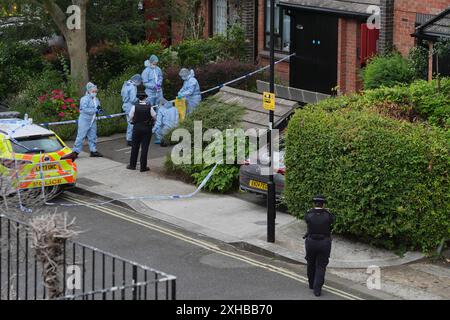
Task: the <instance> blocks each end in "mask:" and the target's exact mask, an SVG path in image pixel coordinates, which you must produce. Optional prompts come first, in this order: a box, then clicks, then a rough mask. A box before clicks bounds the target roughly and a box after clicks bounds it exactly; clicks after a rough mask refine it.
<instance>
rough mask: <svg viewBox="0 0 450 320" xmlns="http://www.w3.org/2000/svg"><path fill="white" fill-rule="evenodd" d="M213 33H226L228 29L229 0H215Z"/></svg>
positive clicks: (213, 3) (213, 2)
mask: <svg viewBox="0 0 450 320" xmlns="http://www.w3.org/2000/svg"><path fill="white" fill-rule="evenodd" d="M212 5H213V6H212V9H213V12H212V14H213V19H212V20H213V34H214V35H216V34H226V33H227V29H228V0H213V1H212Z"/></svg>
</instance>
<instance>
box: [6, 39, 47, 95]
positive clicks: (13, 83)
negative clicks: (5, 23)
mask: <svg viewBox="0 0 450 320" xmlns="http://www.w3.org/2000/svg"><path fill="white" fill-rule="evenodd" d="M43 68H44V64H43V61H42V59H41V55H40V52H39V51H38V50H37V49H35V48H33V47H32V46H29V45H25V44H21V43H5V42H0V70H1V72H0V101H2V100H5V99H6V98H7V96H8V95H11V94H15V93H17V92H19V91H20V90H21V89H22V88H25V84H26V83H27V81H28V79H32V78H34V77H35V74H36V73H40V72H41V71H42V70H43Z"/></svg>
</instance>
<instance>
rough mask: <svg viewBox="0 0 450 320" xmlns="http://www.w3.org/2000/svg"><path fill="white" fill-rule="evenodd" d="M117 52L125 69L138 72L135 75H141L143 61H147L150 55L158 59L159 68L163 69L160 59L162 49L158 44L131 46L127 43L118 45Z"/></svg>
mask: <svg viewBox="0 0 450 320" xmlns="http://www.w3.org/2000/svg"><path fill="white" fill-rule="evenodd" d="M118 50H119V52H120V55H121V57H122V59H123V61H124V62H125V66H126V67H127V68H135V69H136V70H139V71H138V72H135V73H141V72H142V71H143V70H144V61H145V60H147V59H148V58H149V57H150V55H152V54H155V55H157V56H158V57H159V58H160V60H161V61H160V67H162V68H164V67H165V66H164V61H162V60H163V59H161V55H162V53H163V51H164V47H163V45H162V44H161V43H159V42H152V43H150V42H142V43H138V44H131V43H129V42H127V43H123V44H120V45H119V46H118Z"/></svg>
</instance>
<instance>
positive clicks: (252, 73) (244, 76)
mask: <svg viewBox="0 0 450 320" xmlns="http://www.w3.org/2000/svg"><path fill="white" fill-rule="evenodd" d="M294 55H295V53H293V54H291V55H288V56H286V57H284V58H283V59H280V60H278V61H275V64H279V63H281V62H283V61H286V60H287V59H289V58H291V57H292V56H294ZM269 68H270V65H268V66H265V67H262V68H260V69H258V70H255V71H253V72H250V73H248V74H246V75H243V76H241V77H239V78H236V79H234V80H231V81H228V82H225V83H223V84H220V85H217V86H215V87H213V88H211V89H208V90H205V91H202V92H201V94H202V95H204V94H207V93H210V92H213V91H216V90H220V89H222V88H223V87H225V86H228V85H230V84H233V83H236V82H239V81H242V80H245V79H248V78H251V77H253V76H254V75H255V74H257V73H260V72H262V71H264V70H267V69H269ZM175 100H176V99H173V100H170V102H172V103H173V102H175ZM125 115H126V113H117V114H112V115H109V116H102V117H97V120H104V119H111V118H116V117H123V116H125ZM72 123H78V120H68V121H60V122H48V123H42V124H41V126H44V127H49V126H57V125H64V124H72Z"/></svg>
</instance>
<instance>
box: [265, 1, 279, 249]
mask: <svg viewBox="0 0 450 320" xmlns="http://www.w3.org/2000/svg"><path fill="white" fill-rule="evenodd" d="M274 34H275V0H270V93H275V37H274ZM273 125H274V111H273V110H270V111H269V131H268V135H267V151H268V153H269V159H270V161H269V183H268V186H267V242H272V243H274V242H275V217H276V210H277V209H276V202H275V183H274V179H273V149H272V129H273Z"/></svg>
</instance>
